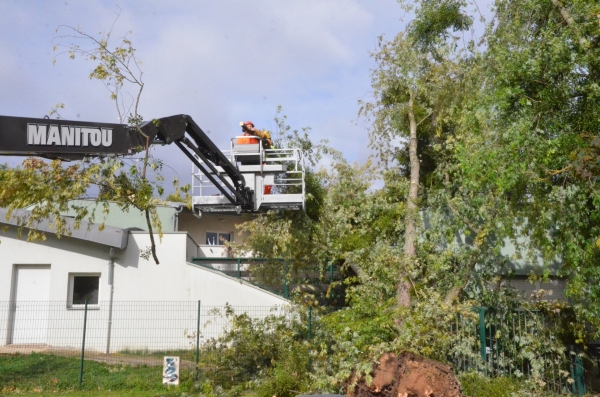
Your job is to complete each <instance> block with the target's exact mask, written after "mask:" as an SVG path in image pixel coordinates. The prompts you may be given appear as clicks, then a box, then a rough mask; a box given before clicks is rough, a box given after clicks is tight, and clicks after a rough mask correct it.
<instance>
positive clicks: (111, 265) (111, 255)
mask: <svg viewBox="0 0 600 397" xmlns="http://www.w3.org/2000/svg"><path fill="white" fill-rule="evenodd" d="M115 258H116V255H115V249H114V247H110V251H108V326H107V330H108V331H107V333H106V352H105V353H106V354H109V353H110V335H111V332H112V313H113V295H114V292H115V285H114V277H115Z"/></svg>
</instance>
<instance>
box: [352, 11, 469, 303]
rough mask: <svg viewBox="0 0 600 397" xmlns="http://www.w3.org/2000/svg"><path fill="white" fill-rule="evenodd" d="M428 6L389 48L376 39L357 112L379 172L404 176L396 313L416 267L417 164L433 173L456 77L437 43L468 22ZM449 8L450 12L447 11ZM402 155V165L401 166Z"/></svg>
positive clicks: (447, 49) (453, 57)
mask: <svg viewBox="0 0 600 397" xmlns="http://www.w3.org/2000/svg"><path fill="white" fill-rule="evenodd" d="M433 3H435V4H438V2H433V1H425V2H423V3H422V4H421V7H420V8H419V9H418V12H420V13H421V14H423V15H421V16H420V17H419V19H417V22H420V24H419V23H413V24H409V27H408V29H407V31H405V32H401V33H399V34H398V35H397V36H396V37H395V38H394V39H393V40H392V41H390V42H385V41H383V39H382V38H380V43H379V49H378V51H377V52H375V53H373V54H372V56H373V58H374V59H375V61H376V62H377V64H378V67H377V69H376V70H374V71H373V79H372V87H373V96H374V100H373V101H372V102H363V103H361V109H360V111H359V115H365V116H366V117H367V119H368V120H369V121H372V128H371V147H372V148H373V149H375V150H376V151H377V152H378V154H379V157H380V159H381V161H382V164H383V168H387V166H388V164H389V163H390V162H392V161H394V160H398V161H399V162H400V165H401V166H402V172H403V173H404V174H406V175H407V176H409V183H410V185H409V186H410V188H409V191H408V194H407V196H406V199H405V200H406V213H405V215H404V219H403V223H404V256H403V259H402V261H401V264H400V265H399V273H400V283H399V285H398V304H399V305H400V306H402V307H408V306H410V304H411V295H410V289H411V283H410V280H409V279H410V274H411V273H415V272H418V269H419V267H420V266H421V265H420V264H419V261H418V258H417V240H418V234H419V232H418V224H419V196H420V189H421V190H422V186H421V184H422V178H423V177H424V176H425V177H427V176H426V175H422V172H421V164H422V162H423V160H426V163H425V164H426V166H427V167H426V170H427V172H428V173H429V174H431V173H432V172H433V171H434V170H435V169H436V163H437V161H439V159H436V158H435V157H436V156H437V157H439V154H435V153H434V152H433V151H432V150H431V145H432V143H433V142H434V141H436V140H439V137H440V136H441V135H442V134H443V133H444V132H445V130H447V129H448V124H449V122H448V120H446V117H447V116H448V114H450V110H451V109H452V103H453V101H455V100H456V95H457V92H458V91H457V87H458V85H457V79H460V75H461V72H462V70H461V68H460V64H459V62H457V57H458V56H459V52H458V51H457V45H456V43H455V42H454V41H449V42H448V41H445V40H440V39H439V36H443V35H444V34H445V31H446V30H447V29H448V27H449V26H454V27H456V28H457V29H461V30H462V29H466V28H468V27H469V25H470V20H469V18H468V17H466V16H465V15H463V14H461V13H460V12H458V11H457V9H458V8H457V7H458V5H460V4H459V3H457V2H447V1H446V2H442V6H443V7H442V10H439V9H438V10H432V4H433ZM449 4H454V5H455V6H453V7H450V8H448V7H447V6H448V5H449ZM448 10H450V11H452V13H451V15H450V17H449V18H446V19H442V20H440V21H437V23H436V24H433V25H434V26H433V28H432V26H425V27H424V26H423V24H424V22H427V21H430V19H431V18H432V15H438V16H439V15H443V13H446V12H448ZM459 19H460V20H459ZM457 21H458V22H457ZM440 24H441V25H440ZM432 29H433V30H434V31H433V32H431V30H432ZM419 141H421V143H422V145H421V146H419V143H420V142H419ZM423 144H424V145H423ZM427 144H429V145H427ZM428 146H429V147H428ZM428 149H429V150H428ZM405 152H408V161H405V160H404V158H405ZM424 155H425V156H424Z"/></svg>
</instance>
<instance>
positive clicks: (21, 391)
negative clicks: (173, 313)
mask: <svg viewBox="0 0 600 397" xmlns="http://www.w3.org/2000/svg"><path fill="white" fill-rule="evenodd" d="M79 363H80V361H79V359H77V358H72V357H60V356H52V355H47V354H35V353H32V354H16V355H0V396H8V395H11V396H14V395H19V396H24V395H25V396H27V395H32V396H33V395H35V396H45V395H53V396H57V395H64V396H115V397H116V396H131V397H138V396H140V397H141V396H178V395H181V394H182V392H186V393H187V394H188V395H189V394H195V393H194V392H195V391H197V390H195V388H194V383H195V382H194V377H195V372H194V373H192V372H190V371H189V370H185V369H182V370H181V373H180V379H181V383H180V386H179V387H177V388H173V387H171V389H167V387H165V386H163V385H162V378H161V372H162V367H157V366H146V365H140V366H135V367H134V366H127V365H114V364H105V363H98V362H95V361H86V362H85V364H84V373H83V384H82V386H81V387H80V386H79Z"/></svg>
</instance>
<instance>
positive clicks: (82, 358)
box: [79, 299, 88, 386]
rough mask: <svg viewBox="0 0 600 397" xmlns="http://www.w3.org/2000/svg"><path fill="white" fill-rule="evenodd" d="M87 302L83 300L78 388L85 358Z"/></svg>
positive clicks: (81, 381) (81, 379)
mask: <svg viewBox="0 0 600 397" xmlns="http://www.w3.org/2000/svg"><path fill="white" fill-rule="evenodd" d="M87 310H88V302H87V299H86V300H85V309H84V311H83V340H82V342H81V364H80V365H79V386H81V384H82V383H83V360H84V358H85V329H86V325H87Z"/></svg>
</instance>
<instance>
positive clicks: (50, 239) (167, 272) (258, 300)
mask: <svg viewBox="0 0 600 397" xmlns="http://www.w3.org/2000/svg"><path fill="white" fill-rule="evenodd" d="M156 237H157V236H156ZM0 240H1V242H2V244H0V345H4V344H7V343H9V342H10V341H11V339H10V337H9V336H10V335H9V333H10V330H11V329H12V325H11V310H12V309H10V308H11V307H12V306H11V305H10V304H8V302H9V301H10V300H11V299H12V298H13V290H14V285H13V284H14V274H15V269H16V266H17V265H49V266H50V269H51V280H50V294H49V296H48V303H44V304H47V305H52V308H53V309H52V310H50V315H49V319H48V332H47V337H46V341H47V344H49V345H52V346H60V345H64V344H65V343H66V344H67V345H68V346H67V347H69V346H70V347H76V346H78V345H80V343H81V329H80V328H81V327H80V323H81V319H82V309H83V307H82V306H76V307H70V308H69V307H67V299H68V290H69V274H72V273H77V274H78V275H85V274H88V273H93V274H98V275H99V276H100V285H99V298H98V299H99V304H98V305H93V306H90V309H89V312H88V319H89V321H90V327H89V331H88V336H87V338H90V341H100V342H101V343H100V342H99V344H98V346H101V348H98V349H99V350H103V349H105V348H106V347H107V346H108V342H107V341H109V340H110V341H111V342H110V347H111V349H112V350H111V351H114V350H119V349H124V348H130V349H134V348H135V349H157V350H159V349H165V348H167V347H169V346H165V345H161V344H160V342H158V343H159V344H158V345H157V344H156V343H154V342H148V340H149V339H148V334H149V333H152V335H153V338H154V339H153V340H154V341H169V340H170V339H169V338H170V336H169V335H172V334H173V333H174V334H176V335H179V334H182V335H183V333H187V332H190V330H191V328H190V327H192V326H193V327H195V324H196V317H195V315H194V311H192V312H190V313H191V314H190V316H188V317H190V318H187V319H182V318H180V317H177V316H178V313H177V311H176V307H178V306H177V304H175V305H174V306H173V307H174V308H175V309H173V310H174V311H173V313H172V314H168V313H170V311H169V310H167V311H166V312H167V314H165V315H164V316H162V317H159V316H149V317H144V318H142V317H140V318H139V319H138V320H137V321H138V322H137V323H136V327H135V328H130V327H113V329H112V334H111V337H110V338H109V331H108V324H109V304H108V302H109V301H110V291H111V285H110V273H111V265H110V260H109V252H110V247H108V246H103V245H100V244H96V243H90V242H86V241H82V240H76V239H73V238H69V237H62V238H60V239H59V238H57V237H56V236H54V235H51V234H48V235H47V239H46V240H45V241H40V242H35V243H27V242H26V241H24V240H23V239H18V238H16V232H15V229H14V228H10V229H9V231H8V232H7V233H5V234H3V235H1V236H0ZM157 244H158V246H157V256H158V258H159V261H160V264H159V265H156V264H155V263H154V261H153V260H152V259H150V260H149V261H148V260H144V259H143V258H140V253H141V252H142V251H143V250H144V249H146V248H147V247H149V246H150V237H149V235H148V233H146V232H133V233H131V234H130V235H129V240H128V246H127V248H126V249H124V250H115V254H116V255H115V260H114V270H113V278H112V282H113V288H114V292H113V301H114V302H115V304H117V303H119V302H134V301H135V302H145V303H146V304H145V305H142V304H140V308H139V309H135V308H133V309H131V307H129V309H127V310H125V309H123V310H115V311H113V312H112V313H113V317H112V323H114V324H127V321H135V319H136V318H137V317H136V316H138V315H139V314H140V310H141V309H142V307H145V308H146V310H159V309H160V307H161V305H173V304H174V303H176V302H182V304H192V305H195V304H197V302H198V301H200V302H201V304H202V306H203V307H211V306H218V307H222V306H224V305H225V304H229V305H232V306H268V307H273V306H280V305H284V304H287V303H288V301H287V300H286V299H283V298H281V297H279V296H277V295H274V294H271V293H270V292H267V291H264V290H261V289H260V288H258V287H255V286H253V285H251V284H249V283H245V282H242V281H240V280H238V279H234V278H231V277H228V276H226V275H224V274H223V273H220V272H218V271H213V270H210V269H206V268H203V267H200V266H196V265H193V264H191V263H189V260H190V259H191V257H193V256H194V255H196V254H197V249H198V247H197V244H196V243H195V241H193V240H192V239H191V238H190V237H189V236H188V235H187V233H185V232H174V233H166V234H164V236H163V238H162V241H160V242H159V241H158V238H157ZM44 304H37V303H36V304H34V306H33V307H34V309H33V310H36V308H37V309H40V310H44V307H45V306H44ZM157 308H159V309H157ZM33 315H35V313H33ZM142 323H143V324H142ZM69 324H75V325H74V326H72V327H71V326H70V325H69ZM190 324H191V325H190ZM194 329H195V328H194ZM71 334H72V335H71ZM180 336H181V335H180ZM171 339H172V338H171ZM184 341H185V339H184ZM86 343H87V342H86ZM152 343H154V344H152ZM165 343H167V342H165ZM90 346H94V342H90ZM179 347H180V348H181V346H179Z"/></svg>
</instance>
